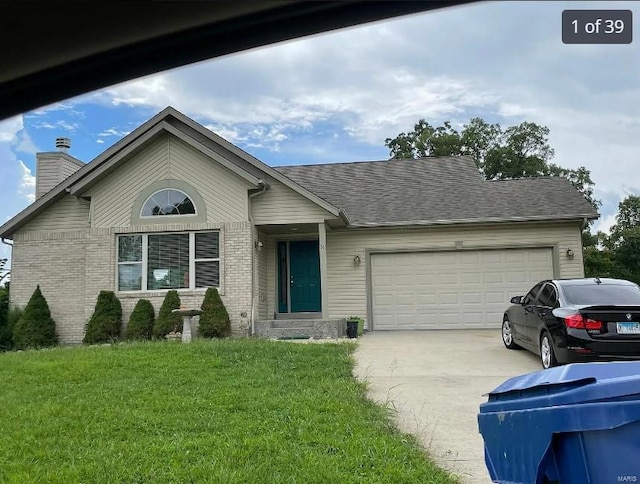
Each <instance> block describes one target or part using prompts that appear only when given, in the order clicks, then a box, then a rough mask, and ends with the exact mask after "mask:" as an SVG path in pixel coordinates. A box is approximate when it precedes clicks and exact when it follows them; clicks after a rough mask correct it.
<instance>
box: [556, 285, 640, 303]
mask: <svg viewBox="0 0 640 484" xmlns="http://www.w3.org/2000/svg"><path fill="white" fill-rule="evenodd" d="M562 288H563V289H564V293H565V295H566V296H567V302H569V304H575V305H577V306H583V305H589V306H593V305H609V304H612V305H625V304H640V288H638V287H637V286H622V285H620V286H619V285H612V284H607V285H605V284H590V285H575V286H563V287H562Z"/></svg>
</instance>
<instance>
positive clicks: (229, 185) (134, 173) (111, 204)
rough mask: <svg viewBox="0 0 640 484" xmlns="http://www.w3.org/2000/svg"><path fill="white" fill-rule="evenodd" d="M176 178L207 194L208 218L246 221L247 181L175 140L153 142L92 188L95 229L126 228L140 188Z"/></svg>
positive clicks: (171, 138)
mask: <svg viewBox="0 0 640 484" xmlns="http://www.w3.org/2000/svg"><path fill="white" fill-rule="evenodd" d="M166 179H176V180H181V181H185V182H187V183H188V184H190V185H191V186H193V187H194V188H195V189H196V190H197V191H198V193H199V194H200V196H201V197H202V198H203V200H204V202H205V204H206V205H207V207H206V212H207V222H211V223H212V222H220V221H246V220H248V202H247V190H248V189H249V188H250V185H249V183H248V182H246V181H245V180H242V179H241V178H240V177H238V176H237V175H235V174H234V173H232V172H231V171H229V170H228V169H226V168H224V167H223V166H222V165H220V164H218V163H217V162H216V161H214V160H211V159H210V158H208V157H207V156H205V155H203V154H202V153H200V152H199V151H197V150H195V149H194V148H192V147H190V146H188V145H186V144H185V143H184V142H182V141H180V140H178V139H177V138H175V137H173V136H170V135H165V136H162V137H160V138H159V139H157V140H155V141H153V142H152V143H151V144H150V145H149V146H147V147H146V148H144V149H143V150H142V151H141V152H139V153H137V154H136V155H135V156H134V157H133V158H132V159H130V160H128V161H127V162H125V163H124V164H123V165H121V166H120V167H119V168H118V170H117V171H116V172H114V173H113V174H111V175H108V176H107V177H105V178H104V179H103V180H101V181H100V182H99V183H98V184H97V185H96V186H95V187H93V188H92V189H91V190H90V194H91V197H92V203H93V227H96V228H97V227H126V226H129V225H130V224H131V211H132V209H133V205H134V203H135V201H136V199H137V197H138V196H139V194H140V192H141V191H142V190H144V189H145V187H147V186H148V185H150V184H151V183H153V182H156V181H159V180H166Z"/></svg>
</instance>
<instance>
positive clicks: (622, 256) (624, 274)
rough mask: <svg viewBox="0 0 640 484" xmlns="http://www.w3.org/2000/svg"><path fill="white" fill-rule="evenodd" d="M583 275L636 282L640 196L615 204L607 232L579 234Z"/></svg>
mask: <svg viewBox="0 0 640 484" xmlns="http://www.w3.org/2000/svg"><path fill="white" fill-rule="evenodd" d="M582 244H583V247H584V250H583V256H584V271H585V276H587V277H593V276H600V277H614V278H620V279H628V280H630V281H633V282H636V283H638V284H640V197H638V196H635V195H631V196H629V197H627V198H625V199H624V200H623V201H621V202H620V203H619V204H618V214H617V215H616V223H615V224H614V225H613V226H612V227H611V235H607V234H605V233H603V232H598V233H597V234H595V235H593V234H591V233H589V234H587V235H583V238H582Z"/></svg>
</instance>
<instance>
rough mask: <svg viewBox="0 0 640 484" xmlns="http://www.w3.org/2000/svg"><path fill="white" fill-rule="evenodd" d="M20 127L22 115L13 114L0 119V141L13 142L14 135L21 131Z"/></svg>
mask: <svg viewBox="0 0 640 484" xmlns="http://www.w3.org/2000/svg"><path fill="white" fill-rule="evenodd" d="M22 128H23V124H22V116H15V117H13V118H9V119H5V120H3V121H0V143H13V142H15V140H16V135H17V134H18V133H19V132H20V131H22Z"/></svg>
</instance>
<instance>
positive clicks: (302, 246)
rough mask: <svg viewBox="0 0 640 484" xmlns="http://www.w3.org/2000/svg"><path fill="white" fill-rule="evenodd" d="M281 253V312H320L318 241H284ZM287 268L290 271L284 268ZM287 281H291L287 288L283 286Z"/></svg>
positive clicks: (280, 247)
mask: <svg viewBox="0 0 640 484" xmlns="http://www.w3.org/2000/svg"><path fill="white" fill-rule="evenodd" d="M278 252H279V256H278V263H279V264H278V265H279V266H280V267H279V271H278V273H279V277H278V279H279V282H280V284H279V288H280V289H279V291H278V292H279V304H278V306H279V307H278V309H279V311H280V312H292V313H302V312H320V311H321V310H322V307H321V301H322V298H321V290H320V254H319V252H318V241H317V240H295V241H291V242H286V243H285V242H281V243H280V244H278ZM287 252H288V253H287ZM287 256H288V257H287ZM286 265H288V267H286V269H288V270H286V269H285V266H286ZM287 276H288V277H287ZM285 278H288V279H289V280H288V281H287V282H288V283H289V284H288V285H285V284H283V282H284V281H285V280H286V279H285ZM287 286H288V287H287ZM287 296H288V297H287Z"/></svg>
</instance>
